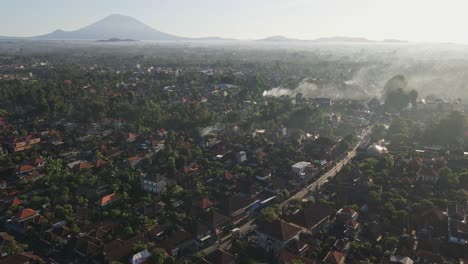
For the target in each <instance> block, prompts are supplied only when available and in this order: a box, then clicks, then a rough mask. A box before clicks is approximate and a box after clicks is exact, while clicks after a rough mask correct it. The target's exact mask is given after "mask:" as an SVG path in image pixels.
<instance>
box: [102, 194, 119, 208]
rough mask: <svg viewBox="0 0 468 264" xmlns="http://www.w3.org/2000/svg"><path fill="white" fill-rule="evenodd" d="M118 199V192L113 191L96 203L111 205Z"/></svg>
mask: <svg viewBox="0 0 468 264" xmlns="http://www.w3.org/2000/svg"><path fill="white" fill-rule="evenodd" d="M118 200H120V196H119V195H118V194H116V193H111V194H109V195H106V196H104V197H102V198H101V199H99V200H98V201H97V202H96V204H97V205H98V206H100V207H104V206H107V205H110V204H112V203H115V202H117V201H118Z"/></svg>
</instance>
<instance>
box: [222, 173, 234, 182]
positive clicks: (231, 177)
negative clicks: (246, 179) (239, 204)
mask: <svg viewBox="0 0 468 264" xmlns="http://www.w3.org/2000/svg"><path fill="white" fill-rule="evenodd" d="M224 179H225V180H228V181H230V180H232V179H234V175H233V174H232V173H230V172H229V171H225V172H224Z"/></svg>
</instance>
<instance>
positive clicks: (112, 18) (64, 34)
mask: <svg viewBox="0 0 468 264" xmlns="http://www.w3.org/2000/svg"><path fill="white" fill-rule="evenodd" d="M0 39H39V40H93V41H96V40H108V39H132V40H139V41H141V40H143V41H144V40H149V41H239V39H233V38H222V37H217V36H210V37H198V38H187V37H181V36H176V35H172V34H169V33H166V32H162V31H159V30H157V29H154V28H153V27H151V26H148V25H146V24H144V23H143V22H141V21H139V20H137V19H135V18H133V17H131V16H125V15H120V14H112V15H109V16H106V17H104V18H103V19H100V20H98V21H96V22H94V23H91V24H89V25H87V26H84V27H82V28H79V29H77V30H71V31H65V30H62V29H57V30H55V31H53V32H51V33H48V34H44V35H39V36H33V37H6V36H0ZM254 41H256V42H282V43H286V42H302V43H309V42H310V43H326V42H344V43H374V42H375V43H379V42H389V43H407V42H408V41H404V40H396V39H388V40H383V41H375V40H369V39H366V38H359V37H343V36H335V37H325V38H317V39H312V40H301V39H294V38H288V37H285V36H281V35H276V36H270V37H266V38H263V39H256V40H254Z"/></svg>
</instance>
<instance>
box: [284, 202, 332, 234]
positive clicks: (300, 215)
mask: <svg viewBox="0 0 468 264" xmlns="http://www.w3.org/2000/svg"><path fill="white" fill-rule="evenodd" d="M333 211H334V210H333V208H331V207H330V206H327V205H321V204H318V205H315V206H312V207H306V208H304V209H301V210H300V211H299V212H297V213H295V214H293V215H290V216H289V217H288V218H287V219H286V220H287V221H288V222H291V223H294V224H296V225H299V226H302V227H305V228H308V229H310V228H313V227H314V226H316V225H317V224H319V223H320V222H321V221H322V220H323V219H325V218H326V217H328V216H330V215H331V214H333Z"/></svg>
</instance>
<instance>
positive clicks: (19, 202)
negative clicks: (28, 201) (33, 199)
mask: <svg viewBox="0 0 468 264" xmlns="http://www.w3.org/2000/svg"><path fill="white" fill-rule="evenodd" d="M23 203H24V202H23V200H21V199H20V198H18V197H15V199H13V202H11V207H13V206H18V205H22V204H23Z"/></svg>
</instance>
